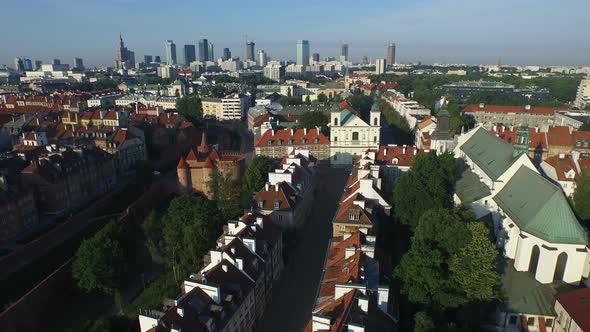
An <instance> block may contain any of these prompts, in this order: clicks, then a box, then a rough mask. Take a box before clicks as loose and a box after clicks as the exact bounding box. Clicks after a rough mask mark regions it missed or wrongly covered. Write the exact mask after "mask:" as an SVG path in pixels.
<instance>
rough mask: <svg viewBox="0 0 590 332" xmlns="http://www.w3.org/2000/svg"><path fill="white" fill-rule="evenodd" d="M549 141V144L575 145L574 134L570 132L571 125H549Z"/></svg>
mask: <svg viewBox="0 0 590 332" xmlns="http://www.w3.org/2000/svg"><path fill="white" fill-rule="evenodd" d="M547 142H548V143H549V145H558V146H572V145H574V136H573V135H572V134H571V133H570V129H569V127H566V126H554V127H549V129H548V130H547Z"/></svg>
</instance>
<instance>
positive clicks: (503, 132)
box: [492, 126, 547, 149]
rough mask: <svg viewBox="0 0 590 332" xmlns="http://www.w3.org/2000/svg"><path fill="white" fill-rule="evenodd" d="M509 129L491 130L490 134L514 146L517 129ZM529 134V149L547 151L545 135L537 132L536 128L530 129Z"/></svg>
mask: <svg viewBox="0 0 590 332" xmlns="http://www.w3.org/2000/svg"><path fill="white" fill-rule="evenodd" d="M511 129H512V130H508V128H506V127H503V126H501V127H498V128H497V129H496V130H495V131H494V130H492V132H493V133H495V134H497V135H498V136H499V137H500V138H501V139H503V140H504V141H505V142H506V143H509V144H512V145H514V144H516V132H517V131H518V127H516V126H514V127H512V128H511ZM530 133H531V134H530V142H529V149H537V148H541V149H547V134H546V133H543V132H539V131H538V130H537V129H536V128H531V129H530Z"/></svg>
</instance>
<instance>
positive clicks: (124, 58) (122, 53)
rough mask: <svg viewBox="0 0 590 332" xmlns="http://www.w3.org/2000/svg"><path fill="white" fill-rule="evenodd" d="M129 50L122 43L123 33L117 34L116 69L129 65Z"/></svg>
mask: <svg viewBox="0 0 590 332" xmlns="http://www.w3.org/2000/svg"><path fill="white" fill-rule="evenodd" d="M129 52H130V51H129V50H128V49H127V47H125V43H123V35H121V34H119V48H117V62H116V64H115V67H117V69H119V70H120V69H126V68H130V67H131V65H130V63H129ZM54 61H55V60H54Z"/></svg>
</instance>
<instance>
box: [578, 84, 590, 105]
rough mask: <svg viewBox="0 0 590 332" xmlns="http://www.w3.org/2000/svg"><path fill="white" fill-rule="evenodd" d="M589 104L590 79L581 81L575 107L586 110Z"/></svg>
mask: <svg viewBox="0 0 590 332" xmlns="http://www.w3.org/2000/svg"><path fill="white" fill-rule="evenodd" d="M588 104H590V78H585V79H583V80H582V81H580V85H579V86H578V92H577V93H576V100H575V101H574V105H576V107H577V108H579V109H584V108H585V107H586V106H588Z"/></svg>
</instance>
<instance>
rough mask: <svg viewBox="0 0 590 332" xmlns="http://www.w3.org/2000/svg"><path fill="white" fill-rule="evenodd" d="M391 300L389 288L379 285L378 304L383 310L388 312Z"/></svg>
mask: <svg viewBox="0 0 590 332" xmlns="http://www.w3.org/2000/svg"><path fill="white" fill-rule="evenodd" d="M388 302H389V288H387V287H383V286H379V287H378V288H377V306H378V307H379V309H381V311H383V312H387V304H388Z"/></svg>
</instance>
